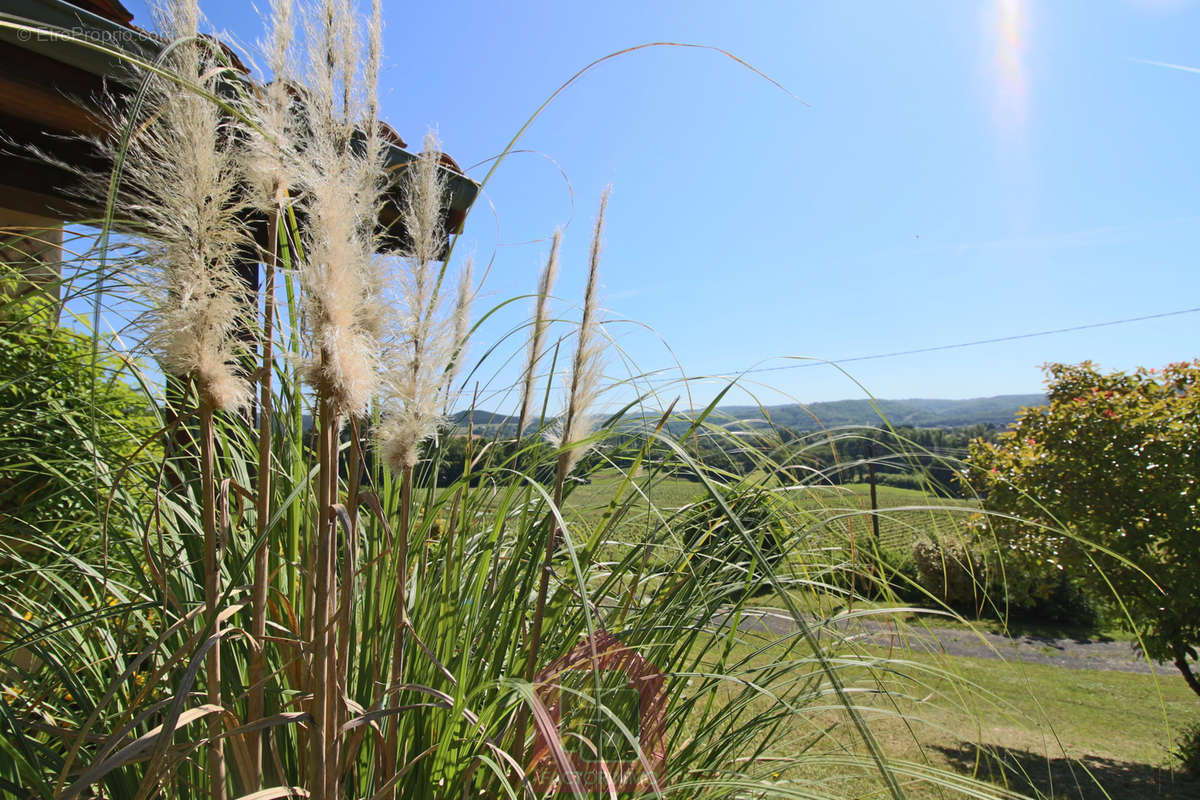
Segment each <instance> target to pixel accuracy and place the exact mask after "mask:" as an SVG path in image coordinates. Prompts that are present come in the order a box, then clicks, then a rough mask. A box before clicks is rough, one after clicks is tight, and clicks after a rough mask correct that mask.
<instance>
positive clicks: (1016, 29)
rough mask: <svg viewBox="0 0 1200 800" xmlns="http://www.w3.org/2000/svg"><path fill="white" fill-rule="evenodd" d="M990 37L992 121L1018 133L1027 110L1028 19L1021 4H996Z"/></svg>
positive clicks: (1008, 0)
mask: <svg viewBox="0 0 1200 800" xmlns="http://www.w3.org/2000/svg"><path fill="white" fill-rule="evenodd" d="M993 24H994V26H995V27H994V29H993V35H994V37H995V43H996V45H995V46H996V56H995V57H996V96H995V114H996V120H997V123H998V124H999V125H1001V126H1002V127H1003V128H1005V129H1008V130H1010V131H1012V132H1019V131H1020V130H1021V129H1023V128H1024V126H1025V118H1026V115H1027V113H1028V106H1029V78H1028V75H1027V72H1026V65H1025V51H1026V48H1027V41H1026V32H1027V30H1028V17H1027V14H1026V9H1025V2H1024V0H996V8H995V16H994V23H993Z"/></svg>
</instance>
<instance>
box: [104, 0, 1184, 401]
mask: <svg viewBox="0 0 1200 800" xmlns="http://www.w3.org/2000/svg"><path fill="white" fill-rule="evenodd" d="M127 5H128V6H129V8H130V9H131V10H132V11H134V12H135V15H136V16H135V22H140V23H142V24H145V25H149V24H150V22H149V16H148V14H147V12H146V7H145V4H144V3H143V2H140V0H139V1H138V2H128V3H127ZM202 5H203V8H204V9H205V11H206V13H207V15H208V18H209V22H210V24H211V26H212V27H213V28H214V29H217V30H220V31H225V32H227V33H228V35H229V36H230V37H231V38H234V39H237V40H240V41H242V42H252V41H254V40H255V39H256V38H258V37H259V36H260V35H261V24H260V22H259V21H258V19H257V17H256V16H254V15H253V13H252V12H251V11H250V10H248V9H249V8H250V4H248V3H245V2H240V1H239V2H233V1H232V0H227V1H224V2H208V3H203V4H202ZM384 8H385V17H386V26H387V27H386V31H385V46H386V51H387V52H386V57H385V61H386V69H385V71H384V74H383V108H384V116H385V118H386V119H387V120H388V121H389V122H390V123H391V124H392V125H393V127H395V128H396V130H397V131H399V132H400V134H401V135H402V136H404V137H405V138H406V139H408V141H409V142H410V144H414V145H417V144H419V142H420V140H421V137H422V135H423V133H424V132H425V130H426V129H427V128H429V127H433V128H435V129H436V130H437V131H438V132H439V134H440V136H441V138H442V140H443V142H444V146H445V149H446V151H447V152H449V153H450V154H452V155H453V156H454V157H455V158H456V159H457V160H458V161H459V162H460V163H461V164H463V165H464V166H466V165H470V164H473V163H475V162H478V161H482V160H484V159H487V158H488V157H490V156H492V155H494V154H496V153H498V152H499V151H500V150H501V149H502V148H503V146H504V145H505V143H506V142H507V141H508V139H509V138H510V137H511V136H512V135H513V134H514V133H515V132H516V130H517V129H518V128H519V127H520V125H521V124H522V123H523V122H524V120H525V119H526V118H527V117H528V116H529V115H530V114H531V113H532V112H533V110H534V109H535V108H536V107H537V106H538V105H539V104H540V103H541V102H542V101H543V100H544V99H545V98H546V97H547V96H548V95H549V94H550V93H551V92H553V91H554V89H555V88H556V87H557V86H558V85H559V84H560V83H561V82H563V81H564V80H566V79H567V78H568V77H569V76H570V75H572V74H573V73H574V72H575V71H576V70H577V69H579V68H580V67H582V66H583V65H584V64H587V63H588V62H589V61H591V60H593V59H595V58H598V57H600V56H603V55H605V54H607V53H610V52H612V51H615V50H618V49H621V48H624V47H628V46H631V45H637V44H641V43H645V42H652V41H660V40H670V41H678V42H689V43H695V44H703V45H712V46H716V47H720V48H724V49H726V50H728V51H730V52H732V53H735V54H736V55H737V56H739V57H741V58H743V59H745V60H746V61H747V62H749V63H751V64H753V65H754V66H755V67H757V68H758V69H760V70H762V72H764V73H766V74H767V75H770V76H771V77H772V78H774V79H775V80H777V81H778V82H779V83H781V84H783V85H784V86H786V87H787V88H788V89H789V90H791V91H792V92H794V93H795V94H796V95H797V96H798V97H800V98H802V99H803V100H804V102H805V103H807V105H804V104H801V103H800V102H797V101H796V100H794V99H792V98H791V97H789V96H788V95H787V94H786V93H784V92H782V91H780V90H779V89H777V88H776V87H774V86H772V85H771V84H770V83H768V82H767V81H766V80H764V79H763V78H761V77H759V76H757V75H755V74H754V73H752V72H750V71H748V70H747V69H745V68H743V67H741V66H739V65H738V64H736V63H735V62H733V61H731V60H730V59H728V58H725V57H723V56H721V55H720V54H718V53H714V52H707V51H701V50H684V49H677V48H659V49H652V50H648V51H641V52H637V53H633V54H630V55H626V56H623V57H621V58H618V59H616V60H614V61H610V62H608V63H606V64H604V65H602V66H600V67H598V68H596V69H595V70H593V71H592V72H590V73H589V74H587V75H586V76H585V77H584V78H583V79H582V80H580V81H579V82H578V83H577V84H575V85H574V86H573V87H572V88H571V89H569V90H568V91H567V92H566V93H565V94H564V95H562V96H561V97H560V98H559V99H558V100H556V101H555V102H554V104H553V105H551V107H550V108H549V109H548V110H547V111H546V113H545V114H543V115H542V117H541V118H540V119H538V120H537V121H536V122H535V123H534V124H533V126H532V127H531V128H530V129H529V131H528V133H527V134H526V135H525V137H524V138H523V139H522V141H521V143H520V144H519V145H518V146H519V147H522V148H526V149H530V150H533V151H536V154H529V155H526V154H519V155H515V156H513V157H512V158H510V160H509V161H508V162H507V163H506V164H504V165H503V166H502V167H501V169H500V171H499V172H498V174H497V176H496V178H495V179H494V181H493V183H492V184H491V185H490V186H489V187H488V190H487V200H488V201H490V203H491V204H492V205H493V206H494V208H495V212H494V214H493V212H492V209H491V208H490V207H489V205H488V202H486V201H484V202H481V203H480V204H479V207H478V208H477V209H476V211H475V213H474V214H473V215H472V217H471V219H470V221H469V224H468V227H467V230H466V235H465V239H464V241H463V242H462V243H461V244H460V247H459V251H458V252H459V253H460V254H464V253H468V252H472V251H473V252H474V253H475V254H476V256H477V259H478V260H479V261H481V262H487V261H488V260H490V259H493V258H494V262H493V265H492V269H491V274H490V276H489V280H488V284H487V286H486V287H485V291H484V295H483V298H482V299H483V303H484V304H485V305H490V304H492V303H495V302H497V301H499V300H500V299H503V298H507V297H510V296H512V295H514V294H519V293H522V292H527V291H531V290H532V288H533V286H534V284H535V281H536V276H537V272H538V270H539V269H540V266H541V263H542V261H543V258H544V254H545V252H546V250H547V244H546V242H545V239H546V237H548V236H549V234H550V233H551V232H552V231H553V229H554V228H555V226H557V225H560V224H565V223H569V227H568V229H567V234H566V236H567V241H566V249H565V258H564V262H563V272H562V277H561V280H560V283H559V289H558V292H557V294H558V295H559V296H561V297H562V298H563V302H562V303H559V304H558V306H557V309H558V310H559V311H560V312H561V313H562V314H564V315H577V313H578V312H577V309H575V308H574V307H573V306H572V303H575V302H577V298H578V297H579V296H580V295H581V294H582V284H583V273H584V270H585V266H586V261H585V258H586V257H585V250H586V246H587V239H588V228H589V225H590V221H591V218H592V215H593V214H594V210H595V207H596V203H597V201H598V198H599V195H600V193H601V191H602V189H603V187H604V186H605V185H607V184H609V183H611V184H612V185H613V187H614V188H613V196H612V201H611V205H610V213H609V217H608V232H607V248H606V251H605V254H604V261H603V273H602V281H603V286H604V296H605V306H606V307H607V308H608V309H609V313H610V317H611V318H613V319H629V320H636V321H637V322H638V323H640V325H632V324H614V325H612V326H611V327H610V330H611V331H612V333H613V334H614V335H615V336H616V338H617V340H618V341H619V342H620V344H621V345H622V346H623V347H624V348H626V350H627V351H628V353H629V355H630V356H631V358H633V359H634V360H635V361H636V362H637V364H638V365H639V366H640V368H641V369H643V370H652V369H656V368H660V367H668V366H670V365H671V364H672V363H673V359H674V358H677V359H678V361H679V362H680V363H682V364H683V366H684V367H685V368H686V370H687V371H688V373H689V374H692V375H701V374H709V373H725V372H730V371H735V370H740V369H745V368H749V367H754V366H778V365H780V364H785V363H787V362H784V361H780V360H778V357H784V356H813V357H817V358H829V359H839V358H848V357H854V356H864V355H870V354H876V353H885V352H893V351H902V350H908V349H916V348H925V347H933V346H938V345H946V344H953V343H957V342H966V341H971V340H978V339H989V338H993V337H1003V336H1008V335H1017V334H1024V333H1029V332H1034V331H1041V330H1047V329H1055V328H1063V327H1068V326H1075V325H1086V324H1089V323H1097V322H1104V321H1108V320H1115V319H1121V318H1127V317H1137V316H1142V315H1150V314H1156V313H1160V312H1169V311H1176V310H1180V309H1185V308H1191V307H1195V306H1200V270H1198V269H1197V268H1196V261H1197V254H1198V252H1200V247H1198V245H1200V192H1198V189H1200V159H1198V158H1197V150H1198V145H1197V141H1200V73H1197V72H1188V71H1186V70H1184V69H1179V68H1176V67H1171V66H1164V65H1155V64H1150V63H1146V62H1162V64H1165V65H1170V64H1173V65H1178V66H1184V67H1198V68H1200V51H1198V50H1197V49H1196V46H1195V32H1196V31H1198V30H1200V2H1189V1H1188V0H1103V1H1102V2H1101V1H1098V0H980V2H968V1H967V0H940V2H938V1H930V2H922V3H893V2H883V0H880V1H879V2H840V1H839V2H835V1H834V0H829V1H828V2H800V0H792V1H790V2H762V1H756V2H747V3H731V2H728V0H725V1H724V2H710V1H709V0H686V2H645V0H642V2H615V1H609V2H603V3H582V2H564V0H557V1H556V2H540V3H534V2H503V3H498V2H483V1H482V0H475V1H474V2H443V3H439V4H436V5H420V4H415V3H398V2H387V0H385V3H384ZM485 169H486V168H476V169H475V170H474V171H473V172H472V175H473V176H474V177H476V178H479V177H482V175H483V173H484V171H485ZM560 169H561V171H562V173H565V175H566V180H564V178H563V175H562V174H561V173H560ZM572 195H573V198H574V200H573V202H572ZM531 240H534V242H533V243H532V244H529V243H527V242H530V241H531ZM522 243H525V244H522ZM527 308H528V304H527V303H521V304H519V308H513V309H512V311H513V313H512V314H510V315H509V316H507V317H504V318H503V319H502V320H497V324H495V325H492V326H490V327H489V328H488V329H487V330H486V331H485V334H484V337H483V338H484V339H485V340H486V339H488V338H489V337H491V338H495V337H496V336H498V335H499V334H500V333H502V332H503V331H504V330H506V329H507V328H508V327H509V326H510V325H512V324H515V323H516V322H517V321H518V320H519V319H520V318H521V317H522V316H523V315H524V314H525V313H526V311H527ZM643 326H644V327H643ZM1197 333H1200V314H1190V315H1183V316H1176V317H1172V318H1168V319H1159V320H1153V321H1145V322H1137V323H1133V324H1128V325H1120V326H1114V327H1108V328H1099V329H1093V330H1087V331H1082V332H1076V333H1065V334H1059V335H1054V336H1046V337H1039V338H1032V339H1025V340H1019V341H1012V342H1006V343H1001V344H989V345H983V346H978V347H970V348H964V349H958V350H950V351H945V352H935V353H925V354H920V355H911V356H903V357H895V358H888V359H879V360H871V361H861V362H854V363H850V364H847V365H846V368H847V369H848V370H849V371H850V372H851V373H852V374H853V375H854V376H855V377H856V378H857V379H858V380H860V381H861V382H862V383H863V384H864V385H865V386H866V387H867V388H868V389H869V390H870V391H871V392H872V393H874V394H875V395H876V396H880V397H893V398H899V397H977V396H984V395H993V394H1004V393H1016V392H1031V391H1038V390H1039V389H1040V387H1041V372H1040V370H1039V365H1040V364H1042V363H1043V362H1046V361H1079V360H1083V359H1092V360H1093V361H1096V362H1098V363H1099V364H1100V365H1101V366H1102V367H1105V368H1113V369H1117V368H1120V369H1127V368H1131V367H1134V366H1137V365H1146V366H1159V365H1162V364H1164V363H1167V362H1169V361H1178V360H1184V359H1191V358H1193V357H1195V356H1197V355H1198V353H1197V350H1198V349H1200V348H1198V346H1197ZM660 338H661V342H665V343H667V344H668V345H669V346H670V348H671V352H673V354H674V355H673V356H672V355H671V353H670V352H668V351H667V350H666V349H665V347H664V346H663V344H662V343H661V342H660ZM612 371H613V373H614V374H619V372H620V370H619V362H617V361H615V360H614V363H613V370H612ZM753 377H754V378H756V379H759V380H762V381H763V382H765V383H767V384H769V385H771V386H773V387H776V388H777V389H779V390H780V391H781V392H782V393H784V394H786V395H789V396H791V397H794V398H796V399H799V400H803V401H815V400H830V399H839V398H844V397H858V396H862V392H861V390H860V389H858V388H857V387H856V386H855V385H854V384H853V383H852V382H851V381H850V380H849V379H848V378H846V377H845V376H843V375H842V374H841V373H840V372H838V371H837V370H834V369H831V368H828V367H816V368H804V369H791V370H780V371H774V372H764V373H760V374H757V375H755V376H753ZM712 392H713V389H712V388H707V389H706V388H699V389H698V391H697V395H696V398H697V399H705V397H706V396H710V395H711V394H712ZM784 394H767V395H765V396H764V397H765V399H767V400H769V401H772V402H782V401H783V400H784ZM668 399H669V398H668ZM498 410H499V409H498Z"/></svg>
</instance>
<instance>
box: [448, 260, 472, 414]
mask: <svg viewBox="0 0 1200 800" xmlns="http://www.w3.org/2000/svg"><path fill="white" fill-rule="evenodd" d="M474 273H475V259H474V258H468V259H467V263H466V266H464V267H463V270H462V274H461V275H459V276H458V295H457V298H456V299H455V301H454V352H453V354H452V355H451V361H450V364H449V366H448V367H447V369H448V372H447V374H446V378H445V385H446V395H445V396H446V404H445V408H444V409H443V411H444V414H449V413H450V407H451V406H452V405H453V403H454V398H455V393H454V384H455V383H457V382H458V376H459V374H460V373H461V372H462V367H463V362H464V361H465V360H466V358H467V344H468V339H469V338H470V336H471V300H472V298H473V297H474V291H475V286H474Z"/></svg>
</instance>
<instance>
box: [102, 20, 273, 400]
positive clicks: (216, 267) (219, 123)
mask: <svg viewBox="0 0 1200 800" xmlns="http://www.w3.org/2000/svg"><path fill="white" fill-rule="evenodd" d="M153 13H154V18H155V20H156V22H157V24H158V26H159V30H160V31H161V32H162V34H163V35H164V36H165V37H166V38H168V39H169V40H172V41H175V40H184V41H183V42H182V43H181V44H179V45H177V46H176V47H175V48H174V49H173V50H172V51H171V54H170V56H169V57H168V60H167V62H166V64H165V67H166V68H167V69H169V70H171V71H173V72H175V73H176V74H178V75H179V76H180V77H182V78H183V79H184V80H188V81H191V82H193V83H197V84H200V85H203V86H207V87H208V88H209V89H211V88H212V87H213V83H214V82H215V79H216V78H215V75H216V73H217V72H218V70H216V69H215V68H216V67H218V66H220V64H219V54H218V53H217V52H215V50H214V48H213V47H212V46H211V45H209V44H208V43H207V42H202V41H198V40H197V39H196V35H197V31H198V26H199V21H200V12H199V9H198V8H197V6H196V3H195V2H194V0H164V2H160V3H157V4H155V6H154V7H153ZM144 109H145V110H144V111H143V112H142V113H141V115H140V116H139V117H138V118H137V119H131V118H130V114H131V113H132V109H131V108H130V107H129V106H121V105H117V104H114V105H113V106H112V107H110V108H109V109H108V112H109V113H110V114H112V120H113V124H112V128H113V129H114V130H122V129H124V128H125V127H126V126H130V127H132V129H133V130H134V135H133V136H132V137H131V140H130V142H129V144H128V149H127V150H126V152H125V153H124V174H123V180H122V185H121V190H120V192H118V195H117V197H116V201H117V212H118V214H119V215H120V216H123V217H125V218H128V219H133V220H136V221H137V224H138V226H139V230H140V232H141V234H142V236H141V237H140V238H141V239H142V246H143V249H144V250H145V251H146V252H147V254H148V255H149V259H148V264H149V267H148V268H147V269H146V271H145V273H146V274H144V275H141V276H139V278H140V280H139V281H138V283H140V284H141V285H143V286H144V287H145V291H146V293H147V295H148V296H149V299H150V300H151V305H152V308H153V310H152V311H151V312H150V313H149V315H148V317H147V319H148V327H149V330H148V334H147V341H148V343H149V344H150V346H151V348H152V349H153V350H154V351H155V354H156V356H157V358H158V360H159V362H160V363H161V365H162V367H163V370H164V371H165V372H168V373H170V374H173V375H179V376H186V375H191V376H194V378H195V380H196V382H197V385H198V386H199V389H200V392H201V396H202V398H203V400H204V401H205V402H207V403H209V404H210V405H211V406H212V407H213V408H214V409H217V410H233V409H237V408H241V407H244V406H245V405H246V403H247V402H248V400H249V397H250V389H249V385H248V384H247V382H246V380H245V379H244V377H243V376H241V375H240V374H238V369H237V367H236V361H237V358H238V356H239V355H240V354H241V353H242V351H243V349H244V345H243V344H242V343H241V342H240V341H238V339H237V333H238V331H239V329H240V328H241V327H242V326H243V323H245V322H246V320H245V319H243V316H244V315H245V314H246V311H245V310H244V309H243V306H242V303H241V302H240V299H241V297H242V294H243V293H244V291H245V288H244V286H243V285H242V282H241V280H240V279H239V278H238V276H237V274H236V272H235V270H234V264H235V262H236V259H237V255H238V251H239V249H240V248H241V247H242V246H243V245H244V244H245V243H246V242H247V235H246V231H245V230H244V227H243V226H242V224H241V223H240V221H239V214H240V212H241V210H242V208H243V205H242V200H241V195H240V190H239V186H238V184H239V181H240V179H241V175H240V171H239V164H238V159H237V157H236V155H235V153H234V149H233V148H234V146H235V143H236V140H237V139H238V137H237V136H236V135H235V133H234V131H233V130H232V127H233V125H234V123H233V122H232V121H230V120H229V119H225V118H222V114H221V111H220V109H219V108H217V106H216V104H215V103H213V102H212V101H211V100H209V99H207V98H205V97H203V96H200V95H199V94H198V93H196V92H195V91H193V90H190V89H187V88H180V87H179V86H177V85H176V84H175V83H174V82H172V81H169V80H166V79H163V78H157V77H156V78H153V79H152V80H151V81H150V83H149V86H148V93H147V96H146V103H145V107H144ZM98 145H99V147H100V149H101V151H102V152H103V153H104V154H105V155H106V156H109V157H111V158H114V159H115V158H116V157H117V156H118V155H119V152H118V151H119V148H120V146H121V145H120V142H119V141H117V140H116V139H115V138H110V139H106V140H102V141H100V142H98ZM94 182H95V183H96V184H97V185H96V186H95V187H94V189H93V191H94V192H96V193H97V194H101V195H102V196H107V188H108V176H107V175H105V176H102V177H100V178H96V179H94Z"/></svg>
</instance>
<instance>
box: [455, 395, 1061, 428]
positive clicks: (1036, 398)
mask: <svg viewBox="0 0 1200 800" xmlns="http://www.w3.org/2000/svg"><path fill="white" fill-rule="evenodd" d="M1045 402H1046V396H1045V395H1041V394H1004V395H998V396H996V397H976V398H972V399H970V400H939V399H911V400H879V401H877V403H878V406H879V410H880V411H881V412H882V413H883V415H884V416H885V417H887V420H888V422H890V423H891V424H892V425H897V426H899V425H911V426H912V427H914V428H960V427H965V426H968V425H996V426H998V427H1004V426H1006V425H1008V424H1009V423H1010V422H1012V421H1013V420H1014V419H1016V416H1017V412H1018V411H1019V410H1020V409H1022V408H1024V407H1025V406H1033V405H1043V404H1045ZM764 410H765V411H766V412H767V413H768V414H769V415H770V418H771V421H772V422H773V423H774V424H776V425H779V426H781V427H787V428H792V429H793V430H805V431H809V430H816V429H818V428H821V427H825V428H834V427H839V426H842V425H880V424H882V422H883V420H882V419H881V418H880V416H879V414H878V413H877V412H876V411H875V409H874V408H873V407H872V406H871V403H870V401H868V400H834V401H832V402H825V403H809V404H807V405H801V404H799V403H791V404H788V405H779V406H767V407H766V408H765V409H762V408H759V407H758V406H721V407H720V408H719V409H717V412H716V417H717V419H724V420H727V421H734V420H743V421H745V422H746V423H747V424H750V425H754V424H765V419H764V417H763V412H764ZM452 419H453V421H454V423H455V425H457V426H458V427H460V428H465V427H466V425H467V412H466V411H460V412H459V413H457V414H455V415H454V416H453V418H452ZM471 421H472V423H473V425H474V429H475V432H476V433H484V432H487V433H498V434H499V435H501V436H506V435H507V436H511V435H513V434H514V433H515V432H516V428H517V418H516V417H510V416H505V415H504V414H497V413H494V412H491V411H480V410H476V411H475V413H474V415H473V416H472V419H471ZM536 423H537V421H536V420H534V421H533V424H535V425H536Z"/></svg>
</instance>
